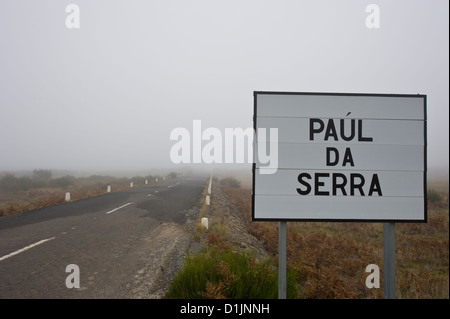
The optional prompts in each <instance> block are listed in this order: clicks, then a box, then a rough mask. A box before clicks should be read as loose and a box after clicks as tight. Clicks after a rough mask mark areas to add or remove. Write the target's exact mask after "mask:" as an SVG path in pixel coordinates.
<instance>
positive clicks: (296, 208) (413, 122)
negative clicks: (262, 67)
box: [253, 92, 427, 222]
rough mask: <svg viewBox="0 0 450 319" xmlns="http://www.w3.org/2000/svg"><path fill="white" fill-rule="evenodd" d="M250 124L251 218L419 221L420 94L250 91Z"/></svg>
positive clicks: (422, 169) (422, 170)
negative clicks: (272, 134) (271, 155)
mask: <svg viewBox="0 0 450 319" xmlns="http://www.w3.org/2000/svg"><path fill="white" fill-rule="evenodd" d="M260 128H266V129H269V128H277V129H278V132H277V133H278V135H277V138H278V140H277V141H276V143H277V145H273V143H274V141H273V140H271V143H268V144H269V146H268V145H266V143H267V142H266V141H268V139H267V136H258V132H259V130H258V129H260ZM254 129H255V132H256V138H255V141H254V154H257V153H258V148H259V147H264V150H267V149H270V148H273V149H275V150H277V151H278V167H277V169H276V170H275V171H274V172H273V171H272V172H270V173H268V172H267V171H264V170H265V165H264V163H260V162H259V161H258V159H257V158H256V160H255V163H254V166H253V220H272V221H273V220H309V221H332V220H339V221H376V222H388V221H389V222H393V221H397V222H398V221H403V222H407V221H408V222H412V221H414V222H424V221H426V215H427V214H426V95H388V94H338V93H286V92H254ZM262 144H264V145H262Z"/></svg>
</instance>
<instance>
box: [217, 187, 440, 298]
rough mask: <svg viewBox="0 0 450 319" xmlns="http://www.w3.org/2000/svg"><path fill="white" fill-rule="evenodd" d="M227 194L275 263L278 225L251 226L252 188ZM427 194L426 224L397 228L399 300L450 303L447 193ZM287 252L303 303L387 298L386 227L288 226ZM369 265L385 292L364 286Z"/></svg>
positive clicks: (402, 225)
mask: <svg viewBox="0 0 450 319" xmlns="http://www.w3.org/2000/svg"><path fill="white" fill-rule="evenodd" d="M224 189H225V191H226V193H227V195H228V197H229V199H230V200H231V201H232V202H233V204H234V205H235V206H236V207H237V208H238V209H239V211H240V212H241V213H242V214H244V216H245V218H246V220H248V223H247V231H248V232H249V233H251V234H253V235H254V236H256V237H257V238H258V239H260V240H262V241H263V242H264V244H265V247H266V249H267V251H268V252H269V253H271V254H272V256H273V258H274V262H275V260H276V258H277V250H278V224H277V223H272V222H251V221H250V220H251V188H249V187H245V188H234V187H225V188H224ZM428 194H433V195H432V196H431V198H429V199H428V222H427V223H397V224H396V258H397V259H396V265H397V281H396V283H397V297H398V298H421V299H425V298H433V299H439V298H445V299H448V298H449V209H448V187H447V188H446V189H445V188H437V189H433V185H432V184H431V185H430V191H429V192H428ZM287 250H288V251H287V254H288V257H287V258H288V261H287V262H288V266H289V267H291V268H292V269H295V271H296V281H297V286H298V287H300V290H299V297H300V298H306V299H307V298H383V290H382V288H383V283H382V278H383V277H382V276H383V275H382V269H383V225H382V224H381V223H347V222H345V223H344V222H336V223H330V222H316V223H313V222H289V223H288V227H287ZM368 264H377V265H378V266H379V267H380V270H381V275H380V281H381V288H380V289H368V288H367V287H366V286H365V279H366V277H367V275H368V273H365V267H366V266H367V265H368Z"/></svg>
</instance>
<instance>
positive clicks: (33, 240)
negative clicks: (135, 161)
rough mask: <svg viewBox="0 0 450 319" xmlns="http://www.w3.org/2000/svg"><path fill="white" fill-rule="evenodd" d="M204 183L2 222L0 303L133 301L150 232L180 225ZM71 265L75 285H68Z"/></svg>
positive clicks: (154, 187)
mask: <svg viewBox="0 0 450 319" xmlns="http://www.w3.org/2000/svg"><path fill="white" fill-rule="evenodd" d="M206 182H207V178H206V177H204V176H198V177H195V176H187V177H180V178H176V179H170V180H166V181H162V182H158V183H155V184H151V185H146V186H140V187H134V188H132V189H130V190H127V191H122V192H113V193H108V194H105V195H102V196H97V197H91V198H87V199H83V200H78V201H74V202H71V203H65V204H61V205H57V206H52V207H47V208H42V209H38V210H34V211H30V212H25V213H21V214H16V215H11V216H5V217H1V218H0V298H129V297H133V295H132V293H131V291H132V289H133V288H135V287H133V281H135V278H136V277H137V276H138V274H139V273H140V272H143V271H144V269H145V267H146V263H148V258H149V251H150V250H151V249H152V245H153V243H155V242H156V241H158V238H154V237H155V235H154V234H158V232H157V231H156V232H155V229H156V228H158V227H159V225H161V224H162V223H177V224H183V223H185V222H186V218H187V212H188V211H189V209H191V208H192V207H194V206H195V205H196V204H197V203H198V201H199V198H200V196H201V193H202V191H203V189H204V187H205V185H206ZM71 264H75V265H77V266H78V267H79V274H80V276H79V278H80V288H71V289H69V288H67V286H66V279H67V277H68V276H73V275H74V274H75V273H74V272H73V270H69V271H68V272H66V267H67V266H68V265H71ZM71 282H75V281H74V280H71Z"/></svg>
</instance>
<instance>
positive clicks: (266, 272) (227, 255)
mask: <svg viewBox="0 0 450 319" xmlns="http://www.w3.org/2000/svg"><path fill="white" fill-rule="evenodd" d="M225 183H226V185H229V186H230V187H234V188H236V187H238V186H237V184H236V183H235V181H234V180H230V179H228V180H226V181H225ZM207 194H208V193H207V187H205V189H204V191H203V194H202V199H201V200H200V203H199V205H200V211H199V217H198V221H197V227H196V228H195V231H194V234H193V239H194V240H197V241H202V242H203V247H202V250H201V251H200V252H199V253H197V254H195V255H194V256H188V257H187V258H186V260H185V264H184V267H183V269H182V270H181V271H180V272H179V273H178V274H177V275H176V276H175V278H174V279H173V280H172V282H171V284H170V286H169V288H168V291H167V293H166V295H165V298H168V299H274V298H277V296H278V271H277V268H276V267H274V265H273V263H272V261H271V260H270V259H267V258H266V259H258V258H256V256H255V254H254V253H252V252H243V251H240V250H236V249H235V247H233V246H232V244H231V241H230V236H229V229H228V228H227V227H226V226H225V225H224V224H223V223H220V222H214V223H212V224H211V225H210V226H209V229H208V230H206V229H205V228H204V227H203V226H201V225H200V220H201V218H202V217H207V216H208V212H209V209H210V206H207V205H206V203H205V200H204V198H205V196H206V195H207ZM295 276H296V273H295V271H294V270H293V269H288V272H287V282H288V284H287V289H286V291H287V297H288V298H297V296H298V289H297V287H296V284H295V282H296V281H295Z"/></svg>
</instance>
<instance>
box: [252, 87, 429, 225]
mask: <svg viewBox="0 0 450 319" xmlns="http://www.w3.org/2000/svg"><path fill="white" fill-rule="evenodd" d="M258 95H328V96H373V97H411V98H422V99H423V123H424V127H423V137H424V152H423V154H424V169H423V183H424V185H423V199H424V218H423V219H387V220H386V219H338V218H336V219H329V218H328V219H301V218H287V219H286V218H255V174H256V161H255V160H254V161H253V165H252V221H269V222H277V221H284V222H287V221H302V222H376V223H394V222H395V223H398V222H400V223H426V222H427V220H428V208H427V145H428V142H427V95H426V94H391V93H333V92H323V93H322V92H283V91H280V92H278V91H253V130H254V132H255V139H256V128H257V119H258V114H257V113H258V107H257V104H258ZM255 139H254V140H253V153H254V154H253V156H254V158H255V159H256V156H257V155H256V154H255Z"/></svg>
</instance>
